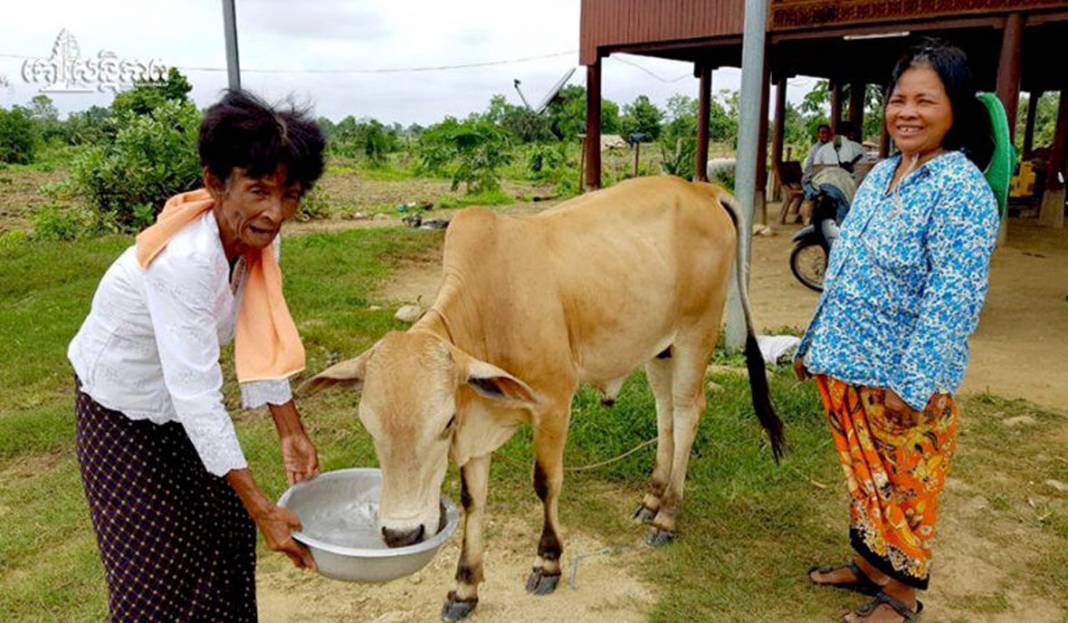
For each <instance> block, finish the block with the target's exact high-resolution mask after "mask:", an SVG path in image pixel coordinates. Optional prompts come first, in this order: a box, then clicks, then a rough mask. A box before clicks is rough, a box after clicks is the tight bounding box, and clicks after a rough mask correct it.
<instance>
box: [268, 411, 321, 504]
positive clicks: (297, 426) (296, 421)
mask: <svg viewBox="0 0 1068 623" xmlns="http://www.w3.org/2000/svg"><path fill="white" fill-rule="evenodd" d="M270 408H271V417H273V418H274V425H275V428H277V429H278V441H279V442H280V443H281V445H282V464H283V465H284V466H285V470H286V480H288V481H289V484H290V486H292V485H295V484H296V483H298V482H302V481H304V480H310V479H312V478H315V477H316V476H318V475H319V453H318V452H317V451H316V450H315V446H314V445H313V444H312V442H311V439H308V433H307V432H305V430H304V425H303V424H302V423H301V421H300V412H299V411H297V405H296V404H295V403H294V402H293V401H292V400H290V401H289V402H287V403H285V404H284V405H271V406H270Z"/></svg>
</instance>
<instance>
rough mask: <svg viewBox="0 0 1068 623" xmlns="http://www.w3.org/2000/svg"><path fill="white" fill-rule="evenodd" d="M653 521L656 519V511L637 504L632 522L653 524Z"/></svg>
mask: <svg viewBox="0 0 1068 623" xmlns="http://www.w3.org/2000/svg"><path fill="white" fill-rule="evenodd" d="M653 519H656V511H654V510H653V509H651V508H649V507H648V506H646V505H645V504H638V509H637V510H635V511H634V521H637V522H639V523H644V524H648V523H653Z"/></svg>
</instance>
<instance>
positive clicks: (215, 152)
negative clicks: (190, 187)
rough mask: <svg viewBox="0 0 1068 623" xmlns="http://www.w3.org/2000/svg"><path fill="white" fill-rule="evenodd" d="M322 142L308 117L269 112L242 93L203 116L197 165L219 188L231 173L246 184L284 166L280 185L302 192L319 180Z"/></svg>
mask: <svg viewBox="0 0 1068 623" xmlns="http://www.w3.org/2000/svg"><path fill="white" fill-rule="evenodd" d="M325 147H326V138H324V137H323V133H322V130H320V129H319V126H318V125H317V124H316V123H315V121H314V120H313V119H312V118H311V116H310V115H309V113H308V111H307V110H305V109H298V108H296V107H295V106H293V105H292V104H290V105H289V106H288V107H287V108H282V109H279V108H275V107H272V106H270V105H269V104H267V103H266V102H264V101H263V100H261V99H260V98H258V97H256V96H255V95H253V94H251V93H249V92H248V91H243V90H237V89H231V90H228V91H227V92H226V93H225V94H224V95H223V97H222V99H221V100H219V101H218V102H216V103H215V104H213V105H212V106H211V107H210V108H208V110H207V111H206V112H205V113H204V121H203V123H201V124H200V141H199V150H200V163H201V165H202V166H204V167H206V168H207V169H208V171H210V172H211V174H212V175H214V176H215V177H217V178H219V180H221V181H223V182H225V181H226V180H227V179H229V177H230V173H231V172H232V171H233V170H234V169H235V168H238V167H240V168H242V169H244V170H245V173H246V174H247V175H248V176H249V177H252V178H260V177H264V176H267V175H270V174H272V173H274V172H275V171H276V170H278V167H279V166H280V165H283V164H284V165H285V166H286V171H287V174H286V184H292V183H294V182H300V190H301V192H302V193H303V192H307V191H308V190H310V189H311V187H312V186H313V185H314V184H315V181H316V180H318V179H319V177H320V176H321V175H322V174H323V167H324V162H323V150H324V148H325Z"/></svg>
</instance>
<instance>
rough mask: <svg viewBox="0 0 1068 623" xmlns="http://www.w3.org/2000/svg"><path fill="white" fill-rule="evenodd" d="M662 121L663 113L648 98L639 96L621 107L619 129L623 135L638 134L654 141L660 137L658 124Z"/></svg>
mask: <svg viewBox="0 0 1068 623" xmlns="http://www.w3.org/2000/svg"><path fill="white" fill-rule="evenodd" d="M663 120H664V111H662V110H660V109H659V108H657V107H656V104H654V103H653V102H652V101H651V100H650V99H649V98H648V96H645V95H639V96H638V97H637V98H635V100H634V101H633V102H631V103H630V104H627V105H626V106H624V107H623V119H622V123H621V129H622V130H623V133H624V134H639V133H640V134H644V135H645V136H646V137H647V138H650V139H653V140H656V139H657V138H659V137H660V124H661V122H663Z"/></svg>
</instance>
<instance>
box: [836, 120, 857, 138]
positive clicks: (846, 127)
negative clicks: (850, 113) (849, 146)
mask: <svg viewBox="0 0 1068 623" xmlns="http://www.w3.org/2000/svg"><path fill="white" fill-rule="evenodd" d="M838 133H839V134H841V135H843V136H847V137H849V138H850V139H852V138H853V135H854V134H857V126H855V125H853V124H852V123H850V122H848V121H843V122H841V123H839V124H838Z"/></svg>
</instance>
